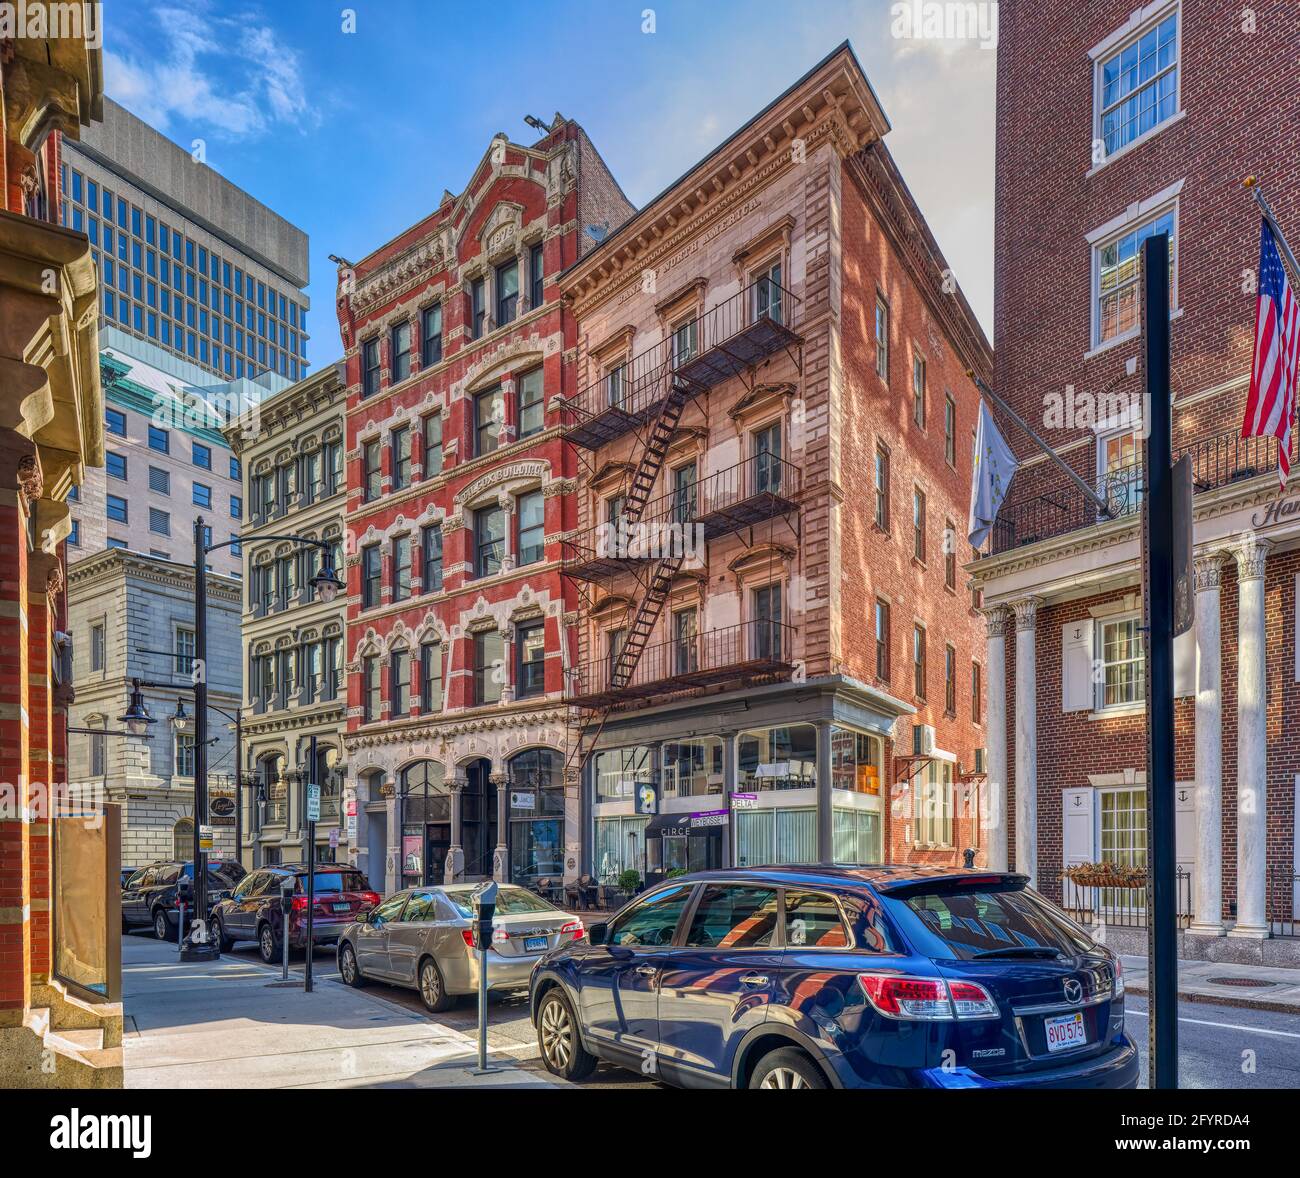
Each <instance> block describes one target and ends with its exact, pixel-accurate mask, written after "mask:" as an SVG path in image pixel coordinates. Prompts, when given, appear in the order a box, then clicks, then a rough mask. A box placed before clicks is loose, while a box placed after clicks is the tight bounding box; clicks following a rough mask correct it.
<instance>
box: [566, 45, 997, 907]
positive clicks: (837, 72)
mask: <svg viewBox="0 0 1300 1178" xmlns="http://www.w3.org/2000/svg"><path fill="white" fill-rule="evenodd" d="M888 129H889V123H888V121H887V119H886V117H885V114H884V112H883V111H882V110H881V108H880V105H879V103H878V101H877V99H876V96H875V94H874V93H873V91H872V89H871V85H870V83H869V82H868V80H867V78H866V77H865V75H864V74H863V72H862V69H861V67H860V65H859V63H858V61H857V59H856V57H855V56H854V54H853V52H852V50H851V49H850V47H849V46H848V45H847V43H846V44H844V45H841V46H840V47H839V48H837V49H836V50H835V51H834V52H833V53H831V54H830V56H828V57H827V58H826V59H825V60H823V61H822V62H820V63H819V64H818V65H817V66H816V67H814V68H813V69H812V70H811V71H809V73H808V74H806V75H805V76H804V77H803V78H801V79H800V80H799V81H798V82H796V83H795V84H794V85H793V86H791V87H790V88H789V89H788V90H786V91H785V92H784V93H783V94H781V95H780V96H779V97H777V98H776V99H775V100H774V101H773V102H771V103H770V104H769V105H768V106H766V107H765V108H764V109H763V110H762V111H760V112H759V113H758V114H756V115H755V116H754V118H753V119H751V120H750V121H749V122H748V123H746V124H745V125H744V126H743V127H741V128H740V129H739V130H737V131H736V132H735V133H734V134H733V135H731V136H730V137H729V138H728V139H727V140H726V141H725V142H723V143H722V144H721V145H720V146H719V147H718V148H717V149H716V150H714V151H713V152H711V153H710V154H709V155H708V156H706V157H705V158H704V159H702V160H701V161H700V162H699V163H697V164H696V165H694V166H693V167H692V168H691V169H690V171H689V172H687V173H686V174H685V175H684V176H682V177H681V178H680V179H678V180H676V181H675V182H674V183H673V184H672V185H671V186H670V187H669V188H668V189H666V190H665V191H664V192H663V193H661V194H660V195H659V196H657V197H655V198H654V199H653V200H651V201H650V202H649V203H648V204H647V205H646V206H645V207H643V208H642V209H640V210H639V211H638V212H637V213H636V214H635V215H634V216H633V217H631V218H630V219H629V220H628V221H627V222H626V223H625V224H623V225H622V226H621V227H620V228H618V229H617V230H616V231H615V232H614V233H612V234H611V235H610V236H609V237H608V238H607V239H606V240H605V241H603V242H602V243H601V244H600V245H599V246H598V247H597V248H596V249H594V250H592V251H590V252H589V253H588V254H587V255H586V256H585V257H583V258H581V259H580V260H579V261H578V262H577V263H576V264H574V265H572V266H571V267H569V268H568V269H567V270H566V271H565V272H564V274H563V275H562V276H561V280H560V283H561V287H562V290H563V293H564V297H565V299H566V300H567V301H568V302H569V303H570V304H571V306H572V307H573V310H574V313H575V314H576V316H577V321H578V339H577V345H578V350H577V361H576V363H577V374H578V388H577V389H576V391H575V392H574V393H573V394H572V395H571V396H569V397H568V398H567V399H566V401H565V403H564V405H563V425H564V431H565V437H566V440H567V441H568V442H569V444H570V445H571V446H572V448H573V450H574V452H575V453H576V455H577V457H578V467H577V470H578V479H579V486H578V493H577V504H576V507H577V513H576V514H577V518H576V526H575V527H574V528H573V530H572V531H571V532H570V533H569V534H568V535H567V537H566V539H565V543H564V568H565V573H566V577H567V579H568V581H569V582H570V583H571V584H572V585H573V587H574V589H573V592H574V594H575V602H576V606H577V608H576V611H575V613H574V614H573V615H572V621H573V624H574V632H575V634H576V637H577V646H576V650H575V651H574V652H573V657H572V665H571V666H570V667H569V668H568V671H567V679H566V696H567V699H568V701H569V704H570V711H571V719H572V728H571V740H572V743H571V748H570V751H569V755H568V763H567V765H568V769H569V771H570V778H569V779H570V784H571V788H572V791H573V792H574V793H580V796H581V798H582V806H583V809H582V823H583V828H582V829H583V852H584V858H583V869H584V870H585V871H589V872H590V873H592V874H593V875H595V876H596V877H598V878H600V879H602V880H605V881H607V882H608V881H611V880H613V879H614V878H616V877H617V876H618V875H619V874H620V873H621V872H623V871H626V870H629V869H632V870H635V871H637V873H638V874H640V875H646V874H649V875H652V876H653V875H655V874H656V873H661V872H666V871H669V870H672V869H674V868H678V867H683V868H684V867H689V868H696V867H704V866H715V865H723V864H731V863H736V864H746V863H750V864H752V863H762V862H802V861H814V860H818V859H821V860H831V859H837V860H841V861H859V862H871V861H880V860H882V859H885V858H901V859H910V860H915V861H930V862H937V863H954V862H960V851H961V849H962V848H964V847H966V846H972V847H974V848H976V850H977V854H978V856H979V858H980V859H981V860H982V856H983V851H982V847H981V845H980V831H979V823H978V821H977V820H976V817H975V815H976V813H977V810H978V806H979V783H980V780H981V777H980V772H979V771H980V768H981V753H980V750H981V749H982V746H983V745H984V737H983V735H982V733H983V716H982V702H981V700H982V692H983V688H982V684H983V669H982V666H981V660H982V625H981V621H980V618H979V616H978V614H977V613H976V611H975V610H974V608H973V603H972V600H971V598H970V596H969V594H968V592H967V590H966V588H965V586H964V585H962V584H959V581H958V557H959V556H963V555H964V553H963V552H960V551H959V546H958V545H957V543H956V537H958V536H960V534H961V530H962V527H963V526H964V520H965V511H966V504H967V498H968V487H969V480H970V472H971V440H972V435H973V430H974V425H975V414H976V409H977V398H976V396H975V394H974V390H973V387H972V385H971V383H970V382H969V380H968V379H967V378H966V377H965V375H964V374H965V371H966V370H967V369H968V368H974V369H976V370H978V371H980V372H987V371H989V370H990V369H991V356H990V352H989V347H988V344H987V342H986V341H985V339H984V336H983V334H982V333H981V331H980V328H979V326H978V324H977V323H976V321H975V319H974V317H973V315H972V314H971V312H970V309H969V307H968V306H967V304H966V301H965V299H964V298H963V296H962V294H961V292H960V290H959V289H958V287H957V286H956V283H955V282H954V281H953V280H952V275H951V273H950V272H949V270H948V268H947V266H946V264H945V262H944V260H943V257H942V254H941V253H940V251H939V248H938V246H937V244H936V243H935V241H934V239H933V237H932V236H931V234H930V232H929V230H928V229H927V227H926V224H925V220H924V218H923V217H922V215H921V212H920V210H919V209H918V208H917V206H916V204H915V202H914V201H913V199H912V197H911V194H910V193H909V191H908V189H907V186H906V184H905V183H904V182H903V179H902V177H901V176H900V175H899V172H898V170H897V168H896V166H895V165H894V162H893V159H892V157H891V156H890V153H889V151H888V149H887V148H886V147H885V145H884V136H885V134H886V132H887V131H888ZM964 551H967V552H968V551H969V550H968V549H965V550H964ZM579 769H581V770H582V773H581V777H580V778H579V776H578V770H579Z"/></svg>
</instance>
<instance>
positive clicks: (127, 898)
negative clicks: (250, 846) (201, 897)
mask: <svg viewBox="0 0 1300 1178" xmlns="http://www.w3.org/2000/svg"><path fill="white" fill-rule="evenodd" d="M243 875H244V869H243V867H241V866H240V865H239V864H238V863H236V862H234V861H233V860H223V859H210V860H209V861H208V895H207V901H208V911H209V912H211V911H212V906H213V905H214V904H216V903H217V901H218V900H221V899H222V898H224V897H225V896H227V895H229V894H230V889H231V888H233V887H234V886H235V884H236V883H238V882H239V880H240V879H242V878H243ZM182 880H184V881H186V882H185V885H184V886H182V883H181V881H182ZM193 882H194V864H193V863H192V862H188V863H187V862H184V861H182V860H180V859H162V860H159V861H158V862H157V863H150V864H149V866H148V867H141V868H140V869H139V870H138V871H136V872H134V873H133V874H132V875H131V876H130V877H129V878H128V879H127V880H126V882H125V883H124V884H123V885H122V929H123V931H124V932H129V931H130V930H131V929H133V928H148V927H149V926H151V925H152V926H153V931H154V935H155V936H156V937H157V938H158V939H159V940H160V941H170V940H175V938H176V935H177V928H176V925H177V921H178V920H179V919H180V911H181V901H182V899H184V901H185V905H186V912H185V919H186V922H187V923H188V922H189V920H190V918H191V917H192V916H193V913H192V911H190V909H191V907H192V905H193V903H194V899H193Z"/></svg>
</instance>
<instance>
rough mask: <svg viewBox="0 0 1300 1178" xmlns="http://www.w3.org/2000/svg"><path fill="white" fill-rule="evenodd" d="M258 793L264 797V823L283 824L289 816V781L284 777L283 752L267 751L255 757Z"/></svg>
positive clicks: (268, 824) (270, 824)
mask: <svg viewBox="0 0 1300 1178" xmlns="http://www.w3.org/2000/svg"><path fill="white" fill-rule="evenodd" d="M257 782H258V787H259V789H258V792H259V795H264V796H265V799H266V823H265V824H266V825H267V826H274V825H277V824H279V825H283V823H284V822H285V821H286V820H287V818H288V816H289V783H288V782H287V781H286V780H285V777H284V754H283V753H267V754H265V755H264V756H261V757H259V758H258V759H257Z"/></svg>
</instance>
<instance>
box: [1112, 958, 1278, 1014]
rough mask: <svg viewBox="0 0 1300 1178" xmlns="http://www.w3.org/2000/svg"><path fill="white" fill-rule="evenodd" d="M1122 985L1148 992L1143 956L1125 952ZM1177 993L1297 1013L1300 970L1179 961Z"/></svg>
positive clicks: (1196, 999)
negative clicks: (1130, 954)
mask: <svg viewBox="0 0 1300 1178" xmlns="http://www.w3.org/2000/svg"><path fill="white" fill-rule="evenodd" d="M1123 962H1124V985H1125V988H1126V990H1127V991H1128V992H1129V993H1130V994H1141V995H1146V994H1147V993H1148V984H1147V983H1148V977H1147V959H1146V958H1145V957H1130V956H1128V955H1125V956H1124V958H1123ZM1178 997H1179V998H1180V999H1182V1001H1184V1002H1216V1003H1219V1004H1220V1005H1223V1006H1244V1007H1249V1008H1250V1009H1252V1010H1274V1011H1280V1012H1282V1013H1283V1014H1300V970H1294V969H1282V968H1279V967H1277V966H1268V965H1230V964H1225V963H1223V962H1219V961H1181V960H1180V961H1179V962H1178Z"/></svg>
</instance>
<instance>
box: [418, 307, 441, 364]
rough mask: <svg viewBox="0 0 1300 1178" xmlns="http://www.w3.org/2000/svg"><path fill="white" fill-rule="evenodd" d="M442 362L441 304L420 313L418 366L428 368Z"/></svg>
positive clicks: (426, 308)
mask: <svg viewBox="0 0 1300 1178" xmlns="http://www.w3.org/2000/svg"><path fill="white" fill-rule="evenodd" d="M441 360H442V304H441V303H434V304H433V306H432V307H425V309H424V310H423V311H422V312H420V366H421V367H422V368H428V367H429V366H430V365H431V364H437V363H439V362H440V361H441Z"/></svg>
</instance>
